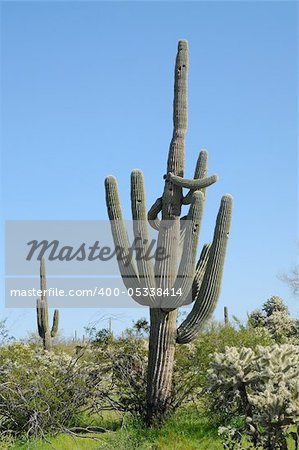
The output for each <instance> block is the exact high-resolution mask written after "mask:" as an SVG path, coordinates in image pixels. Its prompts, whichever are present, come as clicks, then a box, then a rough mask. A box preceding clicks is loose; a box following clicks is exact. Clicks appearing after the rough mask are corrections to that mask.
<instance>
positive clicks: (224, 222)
mask: <svg viewBox="0 0 299 450" xmlns="http://www.w3.org/2000/svg"><path fill="white" fill-rule="evenodd" d="M187 76H188V43H187V41H185V40H182V41H179V43H178V52H177V57H176V64H175V83H174V102H173V136H172V139H171V143H170V148H169V154H168V161H167V174H166V175H164V179H165V184H164V191H163V194H162V196H161V197H159V198H158V199H157V200H156V201H155V203H154V204H153V206H152V207H151V208H150V210H149V212H148V214H147V213H146V202H145V190H144V181H143V174H142V172H140V171H139V170H134V171H133V172H132V175H131V206H132V216H133V220H134V227H133V228H134V237H135V238H139V239H140V238H141V239H140V242H142V243H143V250H144V253H145V252H146V251H147V248H148V247H147V242H149V239H148V223H147V220H148V222H149V224H150V225H151V226H152V227H153V228H155V229H156V230H158V231H159V234H158V243H157V247H162V248H164V249H165V251H166V254H167V255H168V258H167V259H164V260H161V259H160V260H158V259H156V261H155V263H154V264H153V263H152V261H151V260H138V261H137V264H135V261H127V260H126V256H127V255H128V252H129V242H128V236H127V232H126V229H125V225H124V222H123V216H122V211H121V206H120V199H119V194H118V188H117V182H116V179H115V178H114V177H112V176H108V177H107V178H106V180H105V188H106V203H107V209H108V216H109V219H110V224H111V230H112V234H113V238H114V243H115V245H116V246H118V247H121V248H122V249H123V254H122V258H120V259H119V260H118V264H119V269H120V273H121V275H122V277H123V281H124V283H125V285H126V287H133V288H134V287H141V288H142V287H149V288H154V289H157V288H162V289H167V288H172V287H174V286H177V287H181V290H182V295H180V296H177V297H176V298H175V299H173V298H172V299H171V302H170V299H169V298H162V300H161V298H157V296H154V297H150V298H149V297H148V298H147V297H144V298H142V299H140V297H137V296H136V297H133V298H135V300H136V301H137V302H138V303H141V304H143V305H148V306H150V320H151V329H150V338H149V358H148V382H147V423H148V425H153V424H154V423H157V422H158V423H160V422H161V421H162V420H163V418H164V416H165V413H166V410H167V405H168V403H169V399H170V394H171V385H172V372H173V366H174V355H175V346H176V344H184V343H188V342H190V341H191V340H193V339H194V338H195V337H196V335H197V333H198V332H199V330H200V329H201V327H202V325H203V323H204V322H205V321H206V320H207V319H208V318H209V317H210V316H211V314H212V313H213V311H214V309H215V306H216V302H217V300H218V297H219V293H220V286H221V279H222V272H223V265H224V259H225V252H226V244H227V239H228V234H229V229H230V222H231V212H232V197H231V196H230V195H224V196H223V197H222V200H221V204H220V208H219V212H218V216H217V220H216V226H215V231H214V238H213V241H212V243H211V244H206V245H204V246H203V249H202V252H201V255H200V258H199V261H198V263H197V265H196V252H197V243H198V235H199V229H200V223H201V218H202V213H203V207H204V202H205V191H206V188H207V187H208V186H210V185H211V184H213V183H215V181H217V178H218V177H217V176H216V175H212V176H210V177H207V176H206V174H207V157H208V155H207V152H206V150H202V151H201V152H200V153H199V157H198V161H197V164H196V168H195V173H194V179H186V178H184V165H185V134H186V131H187ZM183 188H187V189H188V190H189V191H188V193H187V194H186V195H183ZM182 205H190V208H189V212H188V215H187V216H184V217H181V207H182ZM160 213H161V219H162V220H160V219H159V218H158V215H159V214H160ZM185 219H187V221H186V220H185ZM186 222H187V223H189V224H191V227H190V228H189V229H188V228H187V227H186V226H185V223H186ZM180 244H182V250H180V248H181V245H180ZM189 294H191V295H192V301H193V302H194V306H193V308H192V310H191V312H190V313H189V315H188V316H187V318H186V319H185V320H184V321H183V323H182V324H181V325H180V326H179V328H177V323H176V322H177V308H178V307H179V306H182V305H184V304H185V303H186V300H187V297H188V296H189ZM187 303H188V302H187Z"/></svg>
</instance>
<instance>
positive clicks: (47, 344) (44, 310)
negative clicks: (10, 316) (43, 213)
mask: <svg viewBox="0 0 299 450" xmlns="http://www.w3.org/2000/svg"><path fill="white" fill-rule="evenodd" d="M40 290H41V292H42V294H41V298H38V299H37V301H36V316H37V328H38V334H39V336H40V337H41V338H42V340H43V345H44V349H45V350H51V349H52V338H53V337H55V336H56V335H57V332H58V324H59V311H58V309H55V311H54V316H53V324H52V328H51V329H50V326H49V308H48V296H47V285H46V267H45V258H44V257H42V259H41V261H40Z"/></svg>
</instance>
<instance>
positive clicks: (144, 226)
mask: <svg viewBox="0 0 299 450" xmlns="http://www.w3.org/2000/svg"><path fill="white" fill-rule="evenodd" d="M131 206H132V217H133V231H134V237H135V245H136V249H138V250H139V251H140V252H141V255H140V256H141V257H140V258H137V269H138V273H139V282H140V286H141V287H142V288H143V287H145V288H148V289H151V288H154V287H155V286H156V283H155V274H154V266H153V264H152V261H151V260H150V259H148V258H146V257H145V255H146V254H147V253H148V250H149V242H150V238H149V233H148V222H147V214H146V201H145V191H144V180H143V174H142V172H141V171H140V170H133V172H132V174H131ZM152 300H153V299H152Z"/></svg>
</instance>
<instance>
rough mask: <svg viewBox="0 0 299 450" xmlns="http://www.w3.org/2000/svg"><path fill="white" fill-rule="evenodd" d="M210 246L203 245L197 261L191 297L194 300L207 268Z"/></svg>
mask: <svg viewBox="0 0 299 450" xmlns="http://www.w3.org/2000/svg"><path fill="white" fill-rule="evenodd" d="M210 250H211V244H205V245H204V246H203V248H202V251H201V254H200V257H199V260H198V262H197V265H196V270H195V275H194V280H193V283H192V297H193V299H194V300H195V299H196V298H197V297H198V293H199V290H200V286H201V283H202V280H203V277H204V274H205V271H206V268H207V263H208V260H209V256H210Z"/></svg>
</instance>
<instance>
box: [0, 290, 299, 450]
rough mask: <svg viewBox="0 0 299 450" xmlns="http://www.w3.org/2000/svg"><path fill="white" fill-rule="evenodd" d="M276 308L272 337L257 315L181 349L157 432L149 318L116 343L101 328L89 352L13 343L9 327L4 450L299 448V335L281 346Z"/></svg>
mask: <svg viewBox="0 0 299 450" xmlns="http://www.w3.org/2000/svg"><path fill="white" fill-rule="evenodd" d="M277 304H279V306H280V312H278V313H277V311H276V313H275V314H278V315H280V320H275V324H274V325H273V326H271V328H267V327H265V326H256V323H253V320H252V316H253V315H254V316H255V315H256V312H253V313H252V314H250V315H249V317H248V321H247V322H246V323H244V324H241V323H240V322H239V321H237V320H234V319H231V320H230V323H229V324H226V323H224V322H223V323H220V322H215V321H209V322H208V323H207V324H206V325H205V327H204V329H203V330H201V331H200V332H199V333H198V335H197V337H196V338H195V339H194V340H193V341H192V342H190V343H189V344H186V345H185V346H179V347H178V348H177V352H176V359H175V364H174V368H173V380H172V381H173V382H172V387H171V392H170V397H169V405H168V409H167V414H166V417H165V420H164V423H163V424H161V425H160V426H159V425H157V424H156V425H155V426H152V427H150V428H146V427H145V426H144V424H146V423H147V398H146V384H147V370H148V352H147V349H148V341H149V323H148V322H147V321H146V320H145V319H140V320H139V321H137V322H136V323H134V324H133V325H132V326H131V327H130V328H128V329H127V330H125V331H124V332H123V333H122V335H121V336H119V337H114V336H113V334H112V333H111V332H110V331H109V330H106V329H101V328H93V329H92V330H90V333H89V335H88V336H87V339H86V342H85V343H82V342H79V341H78V342H73V341H72V340H70V341H67V340H65V339H62V338H59V337H57V338H56V341H55V344H54V345H53V347H52V349H51V351H47V350H45V349H44V348H43V343H42V341H40V342H38V343H31V342H29V341H27V342H26V341H16V340H14V339H9V336H8V332H7V330H6V329H5V324H4V323H3V322H2V328H1V330H2V331H1V335H2V336H5V337H6V338H5V342H4V341H3V343H2V345H1V347H0V386H1V398H0V433H1V441H0V442H1V448H3V449H6V448H7V449H10V448H11V449H21V448H37V449H39V448H57V449H64V448H66V449H67V448H74V447H73V446H74V445H76V446H77V447H76V448H82V449H84V448H95V449H101V448H103V449H109V448H112V447H114V448H119V449H122V448H123V449H125V448H126V449H137V448H138V449H139V448H140V449H166V448H179V449H183V448H184V449H207V448H215V449H217V448H219V449H221V448H228V449H241V448H244V449H245V448H260V449H295V448H298V425H299V409H298V405H299V386H298V379H299V372H298V371H299V360H298V358H299V331H298V327H295V328H294V329H295V330H296V332H294V333H293V334H292V343H284V342H283V343H282V342H281V337H282V336H283V335H284V330H286V328H285V326H284V320H285V318H286V308H285V305H284V303H283V301H282V300H281V299H278V298H277V297H272V298H271V299H269V300H268V301H266V302H265V303H264V305H263V306H262V310H267V311H268V307H269V305H277ZM273 314H274V312H273ZM287 317H288V320H289V321H293V322H294V323H295V324H298V320H296V319H293V318H292V317H290V316H289V315H288V316H287ZM287 339H288V338H287ZM78 349H79V350H78ZM74 443H75V444H74Z"/></svg>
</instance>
